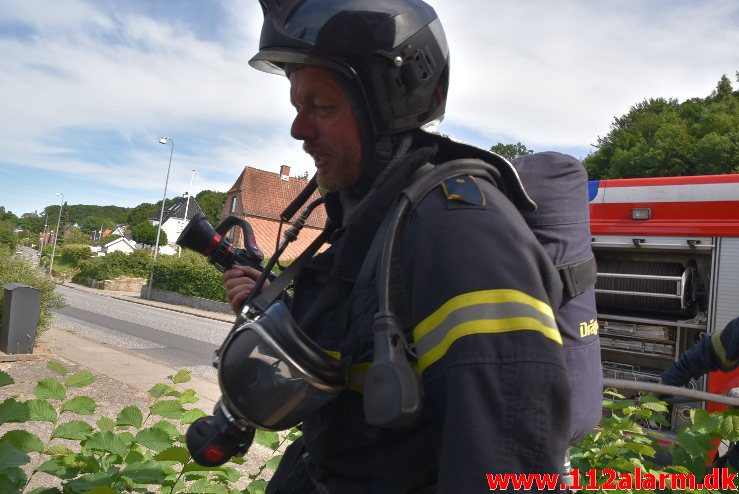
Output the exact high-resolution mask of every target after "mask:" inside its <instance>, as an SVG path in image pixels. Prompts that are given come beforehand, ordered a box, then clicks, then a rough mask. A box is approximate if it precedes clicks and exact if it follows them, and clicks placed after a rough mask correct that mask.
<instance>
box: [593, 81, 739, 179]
mask: <svg viewBox="0 0 739 494" xmlns="http://www.w3.org/2000/svg"><path fill="white" fill-rule="evenodd" d="M597 148H598V150H597V151H596V152H595V153H593V154H591V155H589V156H588V157H586V158H585V160H583V162H584V164H585V167H586V168H587V170H588V175H589V176H590V178H594V179H602V178H629V177H658V176H670V175H676V176H682V175H704V174H721V173H737V172H739V92H736V91H733V90H732V87H731V81H730V80H729V78H728V77H726V76H722V77H721V79H720V80H719V82H718V83H717V85H716V89H715V90H714V91H713V92H712V93H711V94H710V95H709V96H707V97H706V98H691V99H688V100H686V101H684V102H682V103H680V102H678V101H677V100H675V99H669V100H668V99H664V98H653V99H647V100H644V101H642V102H640V103H637V104H636V105H634V106H632V107H631V108H630V109H629V111H628V112H627V113H626V114H625V115H623V116H621V117H616V118H615V119H614V121H613V124H611V130H610V131H609V133H608V134H607V135H606V136H605V137H599V138H598V145H597Z"/></svg>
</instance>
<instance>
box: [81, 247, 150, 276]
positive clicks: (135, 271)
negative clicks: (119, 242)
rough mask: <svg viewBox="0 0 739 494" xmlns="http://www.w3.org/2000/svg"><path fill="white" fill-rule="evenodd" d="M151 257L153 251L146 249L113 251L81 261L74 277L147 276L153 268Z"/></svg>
mask: <svg viewBox="0 0 739 494" xmlns="http://www.w3.org/2000/svg"><path fill="white" fill-rule="evenodd" d="M151 259H152V253H151V251H149V250H144V249H137V250H135V251H133V252H132V253H131V254H124V253H123V252H111V253H110V254H108V255H106V256H102V257H93V258H92V259H88V260H86V261H81V262H80V263H79V269H80V270H79V273H77V274H76V275H75V276H74V278H73V279H74V281H85V280H87V279H94V280H113V279H115V278H120V277H122V276H130V277H134V278H146V277H148V276H149V271H150V270H151ZM157 262H158V261H157Z"/></svg>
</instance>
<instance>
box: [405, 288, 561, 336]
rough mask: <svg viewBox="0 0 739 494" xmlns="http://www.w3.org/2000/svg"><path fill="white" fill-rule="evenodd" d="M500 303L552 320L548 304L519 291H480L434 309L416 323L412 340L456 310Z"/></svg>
mask: <svg viewBox="0 0 739 494" xmlns="http://www.w3.org/2000/svg"><path fill="white" fill-rule="evenodd" d="M501 303H519V304H524V305H528V306H530V307H532V308H533V309H534V310H536V311H538V312H540V313H542V314H543V315H545V316H547V317H549V318H551V319H554V312H553V311H552V308H551V307H549V305H548V304H546V303H544V302H542V301H541V300H539V299H536V298H534V297H532V296H531V295H528V294H526V293H523V292H521V291H518V290H511V289H498V290H481V291H478V292H470V293H464V294H462V295H457V296H456V297H454V298H452V299H450V300H448V301H447V302H445V303H444V304H443V305H442V306H441V307H439V308H438V309H436V311H435V312H434V313H433V314H431V315H430V316H428V317H427V318H426V319H424V320H423V321H421V322H420V323H418V325H417V326H416V327H415V329H413V338H414V339H415V341H418V340H420V339H421V338H423V337H424V336H425V335H426V334H427V333H429V332H430V331H431V330H432V329H434V328H436V327H437V326H439V325H440V324H441V323H442V322H443V321H444V320H445V319H446V318H447V317H449V315H450V314H451V313H452V312H454V311H456V310H459V309H463V308H465V307H470V306H472V305H479V304H501ZM556 333H557V337H558V341H559V342H560V343H561V342H562V339H561V338H560V337H559V331H556ZM555 341H557V340H555Z"/></svg>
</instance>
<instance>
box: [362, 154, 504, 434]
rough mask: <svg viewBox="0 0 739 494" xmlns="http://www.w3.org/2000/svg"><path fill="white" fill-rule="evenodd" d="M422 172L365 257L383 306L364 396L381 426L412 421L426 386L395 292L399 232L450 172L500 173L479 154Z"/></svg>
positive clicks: (370, 416) (369, 415)
mask: <svg viewBox="0 0 739 494" xmlns="http://www.w3.org/2000/svg"><path fill="white" fill-rule="evenodd" d="M419 172H420V173H417V174H416V175H415V176H414V177H413V179H412V181H411V184H410V185H409V186H408V187H407V188H406V189H405V190H403V193H402V195H401V197H400V198H399V200H398V202H397V204H396V205H395V206H394V207H393V209H392V210H391V211H390V213H389V214H388V216H387V217H386V218H385V221H384V223H383V225H382V226H381V227H380V229H379V230H378V233H377V237H375V240H374V241H373V246H372V247H371V248H370V252H371V253H372V252H377V251H378V250H379V249H378V245H376V243H377V242H379V241H378V238H381V239H382V240H381V241H382V247H381V249H382V250H381V251H380V252H381V254H380V256H379V259H372V257H371V256H368V257H367V260H368V261H369V262H372V263H376V264H375V265H374V266H375V269H376V275H377V291H378V299H379V310H378V312H377V314H375V320H374V325H373V335H374V360H373V362H372V368H371V369H370V370H369V372H368V373H367V376H366V378H365V381H364V397H363V399H364V413H365V417H366V419H367V422H368V423H370V424H371V425H374V426H377V427H388V428H396V427H406V426H408V425H411V424H413V422H414V421H415V420H416V419H417V418H418V416H419V414H420V412H421V403H422V395H423V391H422V386H421V382H420V376H419V374H418V372H416V370H415V369H414V368H413V366H412V365H411V363H410V362H409V357H411V358H415V356H414V355H413V351H412V350H411V348H410V345H409V343H408V340H407V339H406V332H407V331H404V330H409V329H410V328H403V327H402V325H401V323H400V322H399V319H398V316H397V314H398V312H397V311H395V310H394V309H393V306H394V305H395V304H394V303H393V302H394V301H393V297H392V295H393V292H392V287H393V286H394V285H393V273H392V272H393V269H392V268H393V266H397V265H398V264H399V259H400V253H399V245H400V243H401V242H400V237H401V235H402V232H403V231H404V228H403V227H404V226H405V224H406V218H407V216H408V213H409V212H411V211H412V210H413V209H415V207H416V206H417V205H418V203H419V202H420V201H421V200H422V199H423V198H424V197H425V196H426V195H427V194H428V193H430V192H431V191H432V190H434V188H436V186H437V185H438V184H439V183H441V182H442V181H443V180H445V179H447V178H449V177H454V176H457V175H475V176H478V177H481V178H484V179H486V180H489V181H491V182H493V183H495V178H496V177H498V176H499V173H498V171H497V169H496V168H495V167H494V166H492V165H490V164H488V163H486V162H484V161H481V160H476V159H465V160H454V161H449V162H447V163H444V164H442V165H438V166H436V167H433V169H431V170H429V168H428V167H426V166H424V167H422V168H421V170H419ZM418 175H420V176H418ZM364 268H365V266H363V269H362V272H361V273H360V276H359V279H358V283H357V286H360V283H363V282H365V279H367V278H369V276H370V275H371V270H369V269H364Z"/></svg>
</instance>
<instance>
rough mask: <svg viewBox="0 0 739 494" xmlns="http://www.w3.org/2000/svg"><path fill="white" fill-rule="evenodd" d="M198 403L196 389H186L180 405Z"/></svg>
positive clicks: (181, 396)
mask: <svg viewBox="0 0 739 494" xmlns="http://www.w3.org/2000/svg"><path fill="white" fill-rule="evenodd" d="M197 402H198V394H197V393H196V392H195V390H194V389H186V390H185V391H183V392H182V394H181V395H180V403H182V404H183V405H184V404H185V403H197Z"/></svg>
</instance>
